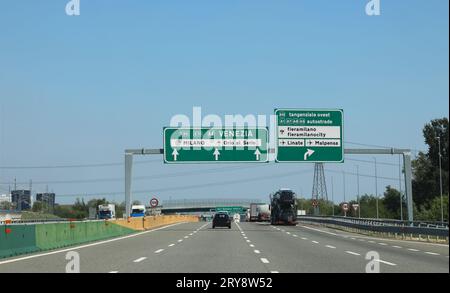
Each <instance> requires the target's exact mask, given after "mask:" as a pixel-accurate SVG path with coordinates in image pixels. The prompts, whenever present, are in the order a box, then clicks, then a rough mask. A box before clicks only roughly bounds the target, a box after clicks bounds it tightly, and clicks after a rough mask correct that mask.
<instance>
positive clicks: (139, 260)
mask: <svg viewBox="0 0 450 293" xmlns="http://www.w3.org/2000/svg"><path fill="white" fill-rule="evenodd" d="M145 259H147V258H146V257H140V258H138V259H135V260H133V262H135V263H138V262H141V261H143V260H145Z"/></svg>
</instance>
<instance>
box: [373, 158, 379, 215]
mask: <svg viewBox="0 0 450 293" xmlns="http://www.w3.org/2000/svg"><path fill="white" fill-rule="evenodd" d="M374 160H375V198H376V205H377V219H379V218H380V213H379V210H378V172H377V158H375V157H374Z"/></svg>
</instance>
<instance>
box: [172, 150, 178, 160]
mask: <svg viewBox="0 0 450 293" xmlns="http://www.w3.org/2000/svg"><path fill="white" fill-rule="evenodd" d="M178 155H179V153H178V151H177V149H173V152H172V156H173V160H174V161H176V160H177V157H178Z"/></svg>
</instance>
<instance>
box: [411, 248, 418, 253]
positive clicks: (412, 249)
mask: <svg viewBox="0 0 450 293" xmlns="http://www.w3.org/2000/svg"><path fill="white" fill-rule="evenodd" d="M408 250H409V251H414V252H417V251H420V250H418V249H414V248H408Z"/></svg>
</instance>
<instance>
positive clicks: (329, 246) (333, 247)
mask: <svg viewBox="0 0 450 293" xmlns="http://www.w3.org/2000/svg"><path fill="white" fill-rule="evenodd" d="M325 247H328V248H331V249H336V247H335V246H332V245H325Z"/></svg>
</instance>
